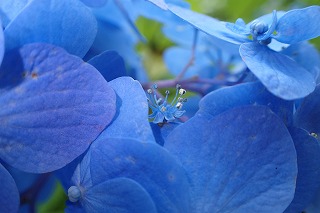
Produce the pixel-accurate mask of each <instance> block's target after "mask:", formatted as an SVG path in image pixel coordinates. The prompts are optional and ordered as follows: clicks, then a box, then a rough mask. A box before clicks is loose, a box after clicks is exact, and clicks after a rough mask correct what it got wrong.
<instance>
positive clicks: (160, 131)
mask: <svg viewBox="0 0 320 213" xmlns="http://www.w3.org/2000/svg"><path fill="white" fill-rule="evenodd" d="M180 124H181V123H174V122H169V123H164V124H163V126H159V124H155V123H150V126H151V129H152V132H153V135H154V136H155V139H156V142H157V143H158V144H159V145H160V146H163V145H164V144H165V141H166V137H167V136H168V135H169V134H170V132H172V130H174V128H176V127H177V126H179V125H180Z"/></svg>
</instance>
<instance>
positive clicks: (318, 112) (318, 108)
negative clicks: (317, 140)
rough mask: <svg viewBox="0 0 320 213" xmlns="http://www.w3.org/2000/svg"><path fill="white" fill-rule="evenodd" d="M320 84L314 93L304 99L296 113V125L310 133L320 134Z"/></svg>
mask: <svg viewBox="0 0 320 213" xmlns="http://www.w3.org/2000/svg"><path fill="white" fill-rule="evenodd" d="M319 117H320V85H318V86H317V87H316V89H315V90H314V92H313V93H311V94H310V95H309V96H307V97H306V98H304V99H303V101H302V103H301V105H300V107H299V108H298V109H297V111H296V113H295V115H294V125H295V126H296V127H300V128H302V129H305V130H307V131H308V132H309V133H316V134H317V135H320V122H319V120H318V118H319Z"/></svg>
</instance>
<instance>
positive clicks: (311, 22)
mask: <svg viewBox="0 0 320 213" xmlns="http://www.w3.org/2000/svg"><path fill="white" fill-rule="evenodd" d="M319 23H320V6H311V7H307V8H303V9H295V10H290V11H288V12H287V13H285V14H284V15H283V16H282V17H281V18H280V19H279V21H278V24H277V27H276V35H274V36H272V37H273V38H275V39H276V40H278V41H280V42H282V43H287V44H293V43H297V42H300V41H305V40H309V39H312V38H316V37H318V36H320V27H319Z"/></svg>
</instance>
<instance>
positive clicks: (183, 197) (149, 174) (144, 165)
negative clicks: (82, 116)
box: [90, 138, 190, 213]
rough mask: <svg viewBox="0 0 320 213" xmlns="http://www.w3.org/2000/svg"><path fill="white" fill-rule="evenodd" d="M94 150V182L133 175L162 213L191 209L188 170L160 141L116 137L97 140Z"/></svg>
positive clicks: (92, 151)
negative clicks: (184, 168)
mask: <svg viewBox="0 0 320 213" xmlns="http://www.w3.org/2000/svg"><path fill="white" fill-rule="evenodd" d="M90 152H91V178H92V182H93V184H100V183H103V182H104V181H106V180H109V179H113V178H118V177H126V178H130V179H133V180H134V181H136V182H138V183H139V184H140V185H141V186H142V187H143V188H144V189H145V190H146V191H147V192H148V193H149V195H150V196H151V198H152V199H153V201H154V204H155V205H156V207H157V210H158V212H159V213H168V212H174V213H180V212H184V213H188V212H190V211H189V205H190V204H189V203H190V200H189V183H188V181H187V176H186V174H185V171H184V170H183V168H182V167H181V165H180V164H178V162H177V161H176V160H175V159H174V157H173V156H172V155H170V154H169V153H168V152H167V150H165V149H163V148H162V147H161V146H159V145H158V144H156V143H141V142H139V141H136V140H132V139H116V138H112V139H107V140H104V141H102V140H100V141H95V142H94V143H93V144H92V146H91V148H90ZM102 162H103V163H102Z"/></svg>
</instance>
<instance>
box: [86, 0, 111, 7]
mask: <svg viewBox="0 0 320 213" xmlns="http://www.w3.org/2000/svg"><path fill="white" fill-rule="evenodd" d="M81 1H82V2H83V3H84V4H85V5H87V6H89V7H102V6H104V5H105V4H106V3H107V2H108V0H81Z"/></svg>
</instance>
